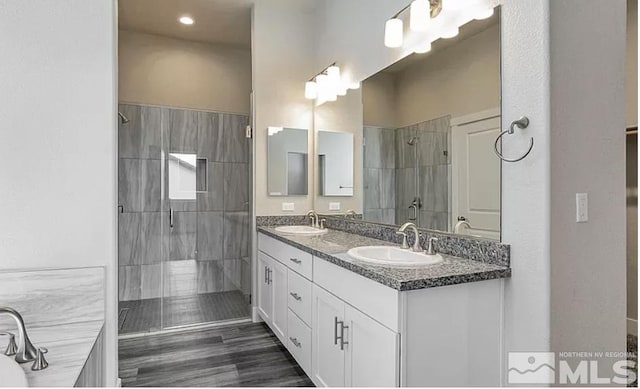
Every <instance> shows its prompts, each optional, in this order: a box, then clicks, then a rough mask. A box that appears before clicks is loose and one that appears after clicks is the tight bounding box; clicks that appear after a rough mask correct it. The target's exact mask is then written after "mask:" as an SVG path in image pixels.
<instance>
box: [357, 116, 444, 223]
mask: <svg viewBox="0 0 640 389" xmlns="http://www.w3.org/2000/svg"><path fill="white" fill-rule="evenodd" d="M414 138H415V139H416V140H417V141H416V142H415V144H413V145H411V144H410V143H411V142H410V141H411V140H412V139H414ZM450 144H451V127H450V116H444V117H441V118H437V119H433V120H429V121H424V122H421V123H418V124H414V125H411V126H406V127H401V128H381V127H373V126H365V127H364V152H363V156H364V157H363V158H364V161H363V167H364V188H365V190H364V219H365V220H368V221H375V222H380V223H387V224H402V223H404V222H406V221H408V220H409V218H411V217H413V211H412V210H411V209H410V208H409V206H410V205H411V203H412V202H413V201H414V199H415V198H416V197H419V198H420V203H421V206H420V208H419V212H418V215H417V220H416V224H418V225H419V226H420V227H424V228H430V229H436V230H441V231H447V230H448V229H449V222H450V204H449V192H450V186H451V184H450V182H451V174H450V170H451V156H450V153H449V150H450V149H451V148H450ZM416 169H417V172H418V174H417V175H416Z"/></svg>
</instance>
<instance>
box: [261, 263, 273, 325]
mask: <svg viewBox="0 0 640 389" xmlns="http://www.w3.org/2000/svg"><path fill="white" fill-rule="evenodd" d="M269 266H271V259H270V258H269V257H267V256H266V255H264V254H263V253H261V252H258V312H259V313H260V316H262V319H263V320H264V321H265V322H267V324H271V313H272V311H273V298H272V293H271V286H270V285H269V279H268V276H269Z"/></svg>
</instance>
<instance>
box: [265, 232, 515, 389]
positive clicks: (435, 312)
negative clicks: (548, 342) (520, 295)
mask: <svg viewBox="0 0 640 389" xmlns="http://www.w3.org/2000/svg"><path fill="white" fill-rule="evenodd" d="M385 245H395V244H394V243H391V242H388V241H383V240H378V239H374V238H370V237H365V236H361V235H356V234H352V233H348V232H344V231H337V230H329V231H328V233H326V234H324V235H321V236H310V237H309V236H296V235H285V234H282V233H280V232H277V231H276V230H275V228H274V227H258V261H257V264H258V277H259V278H258V304H257V307H258V314H259V315H260V316H261V317H262V319H263V320H264V321H265V322H266V323H267V324H268V325H269V327H270V328H271V329H272V330H273V332H274V333H275V334H276V335H277V337H278V338H279V339H280V340H281V341H282V343H283V344H284V345H286V347H287V349H288V350H289V351H290V352H291V354H292V355H293V356H294V357H295V359H296V360H297V361H298V363H299V364H300V366H301V367H302V368H303V369H304V371H305V372H306V373H307V374H308V375H309V377H311V379H312V380H313V382H314V383H315V384H316V385H317V386H330V387H334V386H335V387H342V386H347V387H351V386H390V387H397V386H465V385H474V386H498V385H499V384H500V365H501V362H500V333H501V327H502V309H501V307H502V290H503V279H504V278H506V277H509V276H510V274H511V271H510V269H509V267H507V266H501V265H497V264H491V263H486V262H481V261H476V260H470V259H463V258H457V257H453V256H449V255H443V257H444V260H443V262H441V263H437V264H433V265H425V266H422V267H419V268H394V267H390V266H377V265H371V264H368V263H364V262H361V261H358V260H355V259H353V258H351V257H350V256H348V255H347V254H346V252H347V251H348V250H349V249H351V248H353V247H360V246H385Z"/></svg>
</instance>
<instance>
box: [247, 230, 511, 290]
mask: <svg viewBox="0 0 640 389" xmlns="http://www.w3.org/2000/svg"><path fill="white" fill-rule="evenodd" d="M258 232H262V233H264V234H265V235H268V236H270V237H272V238H275V239H277V240H280V241H282V242H284V243H287V244H289V245H291V246H294V247H296V248H299V249H300V250H303V251H306V252H308V253H310V254H312V255H314V256H316V257H318V258H321V259H323V260H325V261H328V262H331V263H333V264H335V265H338V266H340V267H343V268H345V269H348V270H350V271H352V272H354V273H357V274H360V275H361V276H364V277H366V278H369V279H371V280H373V281H376V282H379V283H381V284H383V285H386V286H388V287H390V288H394V289H397V290H399V291H407V290H414V289H424V288H433V287H437V286H446V285H455V284H463V283H467V282H474V281H483V280H491V279H496V278H507V277H510V276H511V268H509V267H506V266H499V265H494V264H490V263H484V262H480V261H475V260H471V259H464V258H458V257H453V256H450V255H444V254H441V255H442V257H443V258H444V261H443V262H441V263H438V264H434V265H428V266H423V267H416V268H401V267H392V266H384V265H374V264H370V263H366V262H362V261H359V260H357V259H354V258H351V257H350V256H349V255H347V251H348V250H349V249H352V248H354V247H361V246H395V245H396V244H394V243H392V242H387V241H384V240H379V239H373V238H369V237H365V236H361V235H356V234H351V233H348V232H343V231H337V230H328V232H327V233H326V234H324V235H317V236H300V235H287V234H282V233H280V232H278V231H276V228H275V227H266V226H264V227H258Z"/></svg>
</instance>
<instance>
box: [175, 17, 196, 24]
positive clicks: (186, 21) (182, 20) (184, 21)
mask: <svg viewBox="0 0 640 389" xmlns="http://www.w3.org/2000/svg"><path fill="white" fill-rule="evenodd" d="M178 21H180V23H182V24H184V25H187V26H190V25H192V24H193V23H194V21H193V18H192V17H191V16H188V15H184V16H181V17H180V18H179V19H178Z"/></svg>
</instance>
